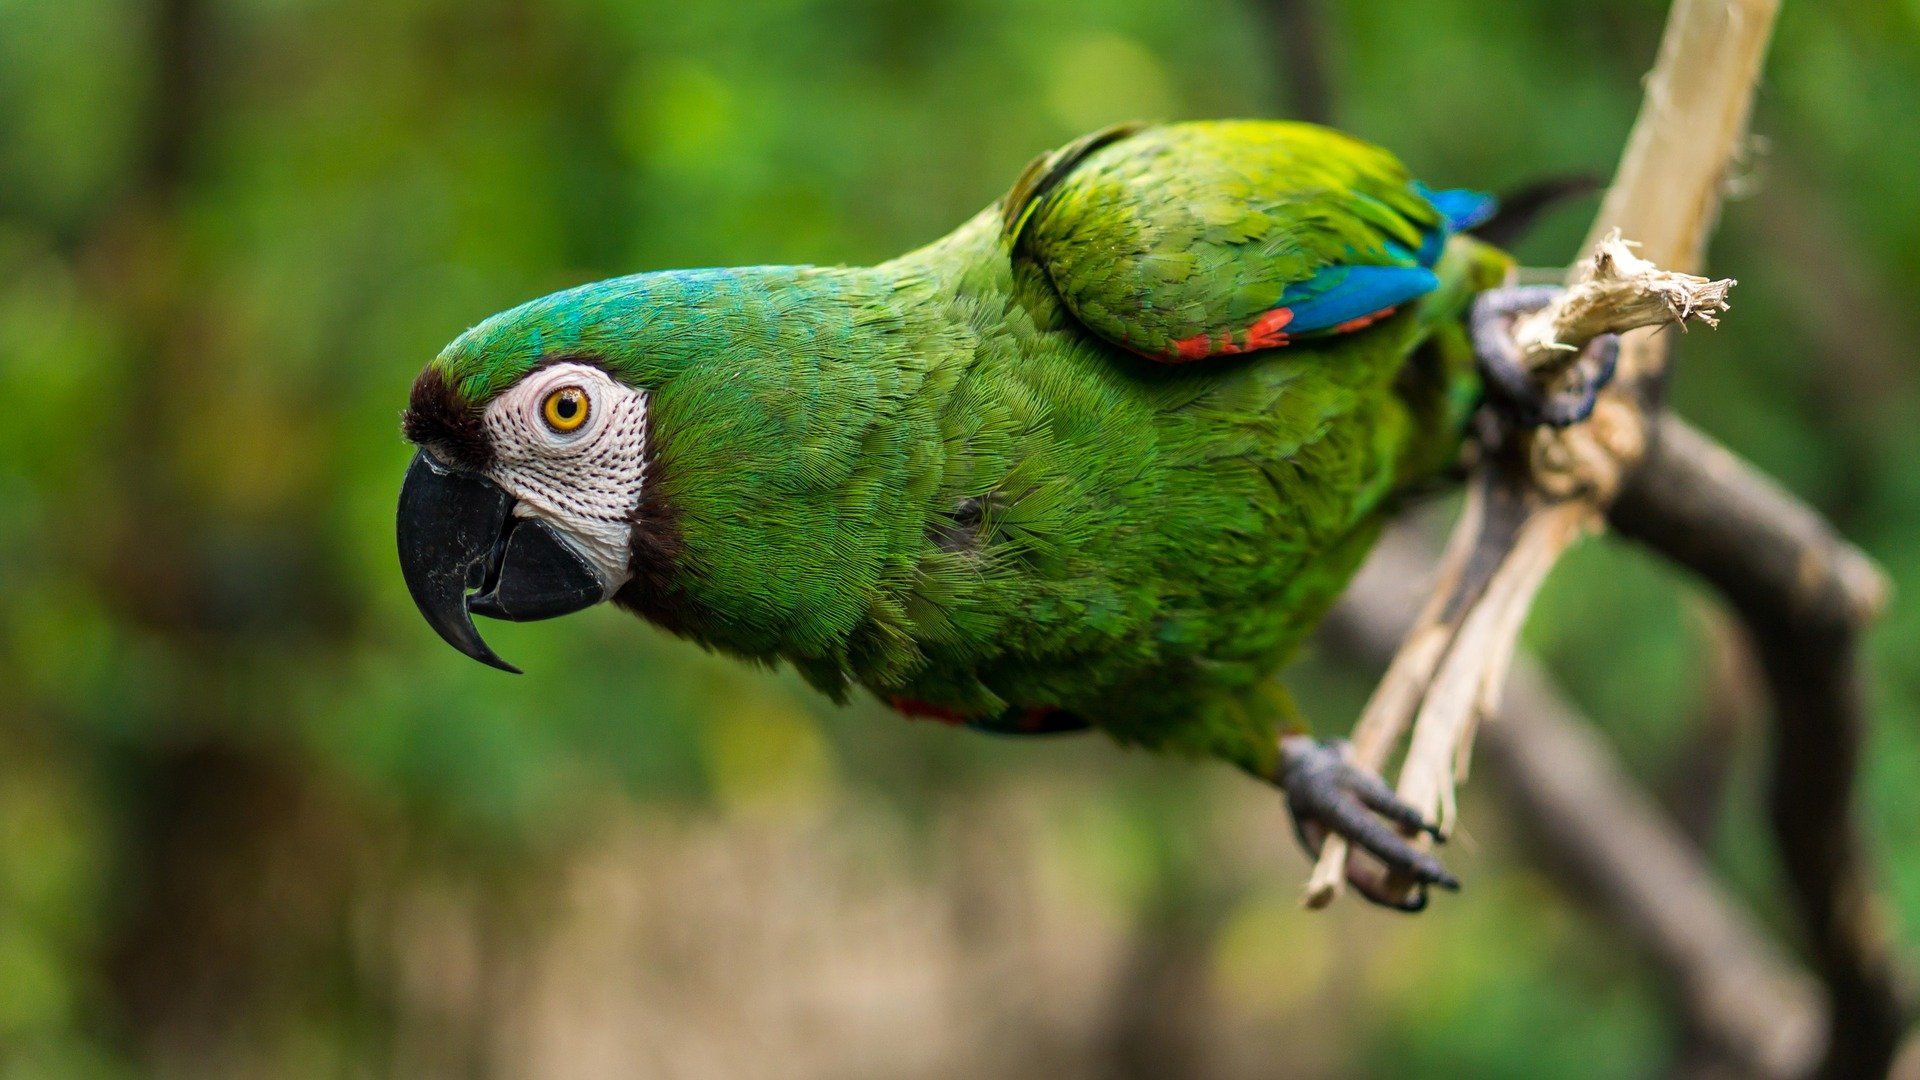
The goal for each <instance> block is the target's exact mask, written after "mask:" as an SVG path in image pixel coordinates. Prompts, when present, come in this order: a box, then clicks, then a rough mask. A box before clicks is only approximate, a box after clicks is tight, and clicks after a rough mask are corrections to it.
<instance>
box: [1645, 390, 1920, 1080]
mask: <svg viewBox="0 0 1920 1080" xmlns="http://www.w3.org/2000/svg"><path fill="white" fill-rule="evenodd" d="M1611 521H1612V523H1613V526H1614V528H1615V529H1617V530H1618V531H1619V532H1620V533H1621V534H1622V535H1624V536H1628V537H1631V538H1633V539H1635V540H1637V541H1639V542H1641V543H1643V544H1645V545H1646V546H1648V547H1650V548H1652V549H1653V550H1655V551H1657V552H1659V553H1660V554H1662V555H1664V556H1666V557H1667V558H1670V559H1672V560H1673V561H1675V562H1677V563H1679V564H1681V565H1683V566H1686V567H1688V568H1689V569H1691V570H1693V571H1694V572H1696V573H1698V574H1699V575H1700V576H1701V577H1703V578H1705V579H1706V580H1707V581H1708V582H1709V583H1711V584H1712V585H1713V586H1714V587H1715V588H1716V589H1717V590H1719V592H1720V593H1721V595H1723V596H1724V597H1726V599H1727V602H1728V603H1729V604H1730V605H1731V606H1732V607H1733V608H1734V610H1735V611H1736V612H1738V614H1739V615H1740V618H1741V620H1742V621H1743V622H1744V623H1745V625H1746V628H1747V631H1748V633H1749V634H1750V635H1751V636H1752V639H1753V642H1754V646H1755V649H1756V651H1757V653H1758V656H1759V659H1760V664H1761V667H1762V670H1763V671H1764V672H1765V675H1766V681H1767V686H1768V689H1769V691H1770V693H1771V695H1772V698H1773V703H1774V740H1773V747H1772V756H1771V776H1770V780H1769V802H1770V811H1771V819H1772V827H1773V832H1774V836H1775V839H1776V841H1777V842H1778V844H1779V848H1780V855H1781V861H1782V863H1783V865H1784V867H1785V870H1786V876H1787V882H1788V886H1789V889H1790V891H1791V894H1792V897H1793V900H1794V903H1795V905H1796V907H1797V908H1798V911H1799V915H1800V919H1801V923H1802V927H1803V933H1804V935H1805V942H1804V946H1805V948H1806V949H1807V952H1808V953H1809V955H1810V957H1811V958H1812V961H1813V966H1814V970H1815V971H1816V972H1818V973H1819V976H1820V979H1821V981H1822V983H1823V984H1824V985H1825V988H1826V991H1827V996H1828V998H1829V1001H1830V1009H1831V1014H1832V1017H1833V1024H1832V1030H1831V1032H1830V1033H1829V1037H1828V1045H1827V1052H1826V1058H1825V1061H1824V1062H1823V1063H1822V1066H1821V1068H1820V1070H1819V1072H1818V1075H1820V1076H1827V1077H1843V1076H1845V1077H1851V1076H1883V1075H1885V1074H1886V1072H1887V1069H1888V1068H1889V1066H1890V1065H1891V1063H1892V1060H1893V1056H1894V1054H1895V1052H1896V1050H1897V1049H1898V1043H1899V1040H1900V1036H1901V1033H1902V1031H1903V1030H1904V1028H1905V1026H1906V1022H1907V1018H1908V1015H1909V1012H1910V1001H1909V1000H1908V999H1909V996H1910V995H1909V992H1908V988H1907V987H1906V986H1905V985H1904V984H1903V981H1902V980H1901V978H1900V976H1899V974H1898V972H1897V971H1896V968H1895V964H1894V959H1893V956H1892V954H1891V940H1892V937H1893V934H1892V931H1891V928H1890V927H1889V925H1888V919H1887V916H1886V913H1885V912H1884V911H1882V910H1881V909H1880V907H1879V906H1878V905H1877V904H1876V903H1875V902H1874V900H1873V894H1872V882H1871V875H1870V873H1869V872H1868V868H1867V857H1866V852H1865V843H1864V839H1863V830H1862V828H1861V824H1860V821H1859V819H1858V818H1857V817H1856V815H1855V813H1854V807H1853V801H1854V799H1853V796H1854V786H1855V783H1854V782H1855V776H1856V773H1857V770H1858V764H1859V754H1860V745H1861V743H1862V741H1863V739H1864V734H1865V729H1866V723H1867V720H1866V706H1865V701H1864V697H1863V692H1862V687H1861V685H1860V681H1861V680H1860V674H1859V656H1858V652H1859V649H1858V646H1859V639H1860V636H1861V633H1862V631H1863V630H1864V629H1865V628H1866V626H1867V625H1868V624H1869V623H1870V622H1872V620H1873V619H1874V617H1875V616H1876V615H1878V613H1879V612H1880V611H1881V610H1882V609H1883V608H1884V607H1885V605H1886V602H1887V599H1888V594H1889V586H1888V584H1887V580H1886V578H1885V576H1884V575H1883V574H1882V573H1881V572H1880V570H1879V568H1878V567H1876V566H1875V565H1874V564H1873V562H1872V560H1870V559H1868V558H1867V556H1866V555H1864V554H1862V553H1861V552H1860V551H1858V550H1857V549H1855V548H1854V547H1852V546H1851V545H1849V544H1847V543H1846V542H1845V541H1844V540H1842V539H1840V537H1839V536H1837V535H1836V534H1835V533H1834V532H1833V530H1832V528H1831V527H1830V526H1828V525H1827V524H1826V522H1824V521H1822V520H1821V519H1820V517H1819V516H1818V515H1817V514H1815V513H1814V512H1813V511H1812V510H1811V509H1809V508H1808V507H1806V506H1805V505H1803V504H1801V503H1799V502H1798V501H1796V500H1795V499H1794V498H1793V497H1792V496H1791V495H1789V494H1788V493H1787V492H1785V491H1784V490H1782V489H1781V488H1780V487H1779V486H1778V485H1777V484H1774V483H1773V482H1772V481H1770V480H1768V479H1767V478H1766V477H1764V476H1762V475H1760V474H1759V473H1758V472H1756V471H1754V470H1753V469H1751V468H1750V467H1748V466H1747V465H1746V464H1745V463H1743V462H1741V461H1740V460H1739V459H1737V458H1735V457H1734V456H1733V455H1732V454H1731V453H1729V452H1728V451H1726V450H1725V449H1724V448H1722V447H1720V446H1718V445H1716V444H1715V443H1713V442H1712V441H1711V440H1709V439H1707V438H1706V437H1705V436H1704V435H1701V434H1700V433H1699V432H1697V431H1695V430H1694V429H1693V428H1691V427H1689V426H1688V425H1687V424H1686V423H1685V422H1683V421H1681V420H1680V419H1678V418H1677V417H1672V416H1667V417H1662V418H1661V420H1660V422H1659V424H1658V427H1657V428H1656V431H1655V438H1654V440H1653V442H1652V445H1651V446H1650V447H1649V451H1648V454H1647V457H1646V458H1645V460H1644V461H1643V463H1642V465H1641V467H1640V468H1639V469H1638V470H1637V471H1635V472H1634V473H1633V474H1631V475H1630V476H1629V478H1628V480H1627V483H1626V485H1625V487H1624V488H1623V489H1622V491H1621V493H1620V498H1619V500H1618V501H1617V502H1616V503H1615V504H1614V506H1613V510H1612V514H1611Z"/></svg>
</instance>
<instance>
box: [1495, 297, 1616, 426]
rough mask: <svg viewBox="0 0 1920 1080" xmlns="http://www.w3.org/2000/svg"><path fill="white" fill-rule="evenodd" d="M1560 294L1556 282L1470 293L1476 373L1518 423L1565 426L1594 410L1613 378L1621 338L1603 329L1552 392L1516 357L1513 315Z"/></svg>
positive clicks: (1503, 412) (1515, 317)
mask: <svg viewBox="0 0 1920 1080" xmlns="http://www.w3.org/2000/svg"><path fill="white" fill-rule="evenodd" d="M1558 295H1560V289H1559V287H1557V286H1554V285H1525V286H1518V287H1515V288H1511V289H1493V290H1490V291H1488V292H1483V293H1481V294H1480V295H1479V296H1477V297H1475V298H1474V301H1473V314H1472V317H1471V320H1470V326H1471V330H1472V333H1473V351H1474V355H1475V357H1477V358H1478V360H1479V362H1480V377H1481V378H1482V379H1483V380H1485V381H1486V384H1487V389H1488V391H1489V392H1490V394H1491V396H1492V397H1493V399H1494V401H1495V403H1496V405H1497V407H1498V408H1499V409H1500V411H1501V413H1502V414H1503V415H1505V416H1506V417H1507V418H1508V419H1509V420H1510V421H1512V423H1513V424H1514V426H1516V427H1520V428H1535V427H1542V426H1545V427H1555V428H1563V427H1568V426H1570V425H1573V424H1577V423H1579V422H1580V421H1582V420H1585V419H1586V418H1587V417H1589V416H1592V415H1593V406H1594V402H1596V401H1598V400H1599V398H1600V391H1601V390H1603V389H1605V388H1606V385H1607V384H1608V383H1610V382H1612V381H1613V376H1614V372H1615V370H1616V369H1617V368H1618V366H1619V362H1620V339H1619V338H1618V337H1617V336H1615V335H1613V334H1602V335H1601V336H1599V337H1597V338H1594V339H1593V340H1592V341H1591V342H1589V343H1588V344H1587V347H1586V349H1585V350H1584V351H1583V352H1582V353H1581V355H1580V358H1579V359H1578V360H1576V361H1575V362H1574V366H1573V372H1574V375H1575V378H1576V380H1577V381H1576V382H1575V383H1574V385H1572V386H1570V387H1567V388H1564V389H1561V390H1558V391H1556V392H1554V393H1552V394H1548V393H1547V392H1545V391H1543V390H1541V389H1540V385H1539V384H1538V383H1536V382H1534V380H1533V376H1532V375H1531V374H1529V373H1528V372H1527V369H1526V368H1525V367H1524V366H1523V365H1522V364H1521V363H1520V354H1519V351H1518V350H1516V349H1515V348H1514V344H1513V320H1515V319H1517V318H1519V317H1520V316H1522V315H1528V314H1531V313H1533V312H1535V311H1539V310H1540V309H1541V308H1543V307H1546V306H1547V305H1548V304H1549V303H1551V302H1552V301H1553V298H1554V297H1556V296H1558Z"/></svg>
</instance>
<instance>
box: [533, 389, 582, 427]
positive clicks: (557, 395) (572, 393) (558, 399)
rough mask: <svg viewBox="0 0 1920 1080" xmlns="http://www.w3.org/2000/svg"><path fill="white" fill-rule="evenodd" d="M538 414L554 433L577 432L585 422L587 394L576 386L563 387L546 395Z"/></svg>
mask: <svg viewBox="0 0 1920 1080" xmlns="http://www.w3.org/2000/svg"><path fill="white" fill-rule="evenodd" d="M540 414H541V415H542V416H544V417H546V420H547V426H548V427H550V428H552V429H553V430H555V431H559V432H568V431H578V430H579V429H580V425H581V424H584V423H586V422H587V392H586V391H585V390H582V389H580V388H579V387H577V386H563V387H561V388H560V389H558V390H555V391H554V392H553V393H551V394H548V395H547V400H546V401H545V402H544V403H543V404H542V405H541V406H540Z"/></svg>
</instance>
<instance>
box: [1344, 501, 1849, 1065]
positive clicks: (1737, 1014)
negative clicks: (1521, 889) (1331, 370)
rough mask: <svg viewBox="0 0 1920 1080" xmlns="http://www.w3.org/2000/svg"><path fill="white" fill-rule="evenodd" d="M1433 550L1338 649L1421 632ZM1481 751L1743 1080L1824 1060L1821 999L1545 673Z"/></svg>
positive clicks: (1380, 591) (1380, 647)
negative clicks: (1417, 618) (1412, 599)
mask: <svg viewBox="0 0 1920 1080" xmlns="http://www.w3.org/2000/svg"><path fill="white" fill-rule="evenodd" d="M1423 548H1424V545H1423V544H1422V543H1421V542H1420V541H1419V540H1418V539H1417V538H1415V537H1413V536H1412V535H1410V534H1408V533H1407V532H1406V531H1400V532H1397V533H1394V534H1391V535H1389V536H1388V537H1387V538H1386V539H1385V540H1384V541H1382V543H1381V545H1380V549H1379V550H1378V551H1377V552H1376V553H1375V556H1374V558H1373V559H1372V560H1371V561H1370V562H1369V563H1368V565H1367V568H1366V569H1365V570H1364V571H1362V573H1361V574H1360V576H1359V577H1358V578H1357V579H1356V580H1355V582H1354V584H1353V587H1352V588H1350V589H1349V590H1348V591H1347V594H1346V596H1345V597H1344V598H1343V599H1342V601H1341V603H1340V606H1339V607H1337V608H1336V609H1335V610H1334V612H1333V613H1332V615H1331V616H1330V617H1329V618H1328V621H1327V626H1326V637H1327V640H1328V641H1329V642H1330V643H1331V644H1332V645H1333V646H1334V647H1335V648H1337V649H1339V650H1340V651H1342V652H1345V653H1348V654H1350V655H1352V656H1354V657H1355V658H1357V659H1359V660H1361V661H1363V662H1366V663H1372V664H1377V663H1380V662H1382V661H1384V660H1385V659H1386V658H1387V657H1388V656H1389V655H1392V654H1394V643H1395V642H1397V641H1399V640H1400V639H1401V638H1402V637H1403V636H1404V635H1405V634H1406V632H1407V630H1408V628H1409V626H1410V625H1411V615H1412V613H1411V611H1410V610H1409V605H1408V604H1407V601H1406V596H1407V588H1406V583H1407V582H1408V581H1410V580H1418V579H1419V578H1420V577H1422V576H1423V568H1424V564H1425V562H1426V558H1425V552H1424V551H1423ZM1481 741H1482V749H1483V750H1484V752H1485V756H1486V759H1487V762H1488V765H1489V771H1490V773H1491V775H1492V776H1493V778H1494V780H1495V786H1496V787H1497V788H1498V789H1500V790H1501V792H1502V793H1503V794H1504V796H1505V797H1506V799H1507V800H1508V801H1509V803H1510V804H1511V813H1510V815H1509V816H1511V817H1513V818H1515V819H1518V820H1521V821H1524V822H1526V823H1527V826H1528V831H1529V832H1530V833H1531V834H1532V835H1533V836H1534V837H1535V839H1536V840H1537V844H1536V848H1535V850H1536V851H1537V852H1538V854H1539V855H1540V856H1541V857H1542V859H1543V861H1544V863H1545V865H1546V866H1547V868H1548V869H1549V870H1551V871H1552V872H1553V873H1554V874H1555V875H1556V876H1557V877H1558V878H1559V879H1560V880H1561V882H1562V884H1563V886H1564V887H1565V888H1566V889H1567V891H1568V892H1569V893H1570V894H1572V895H1573V896H1575V897H1577V898H1579V899H1580V900H1582V901H1584V902H1586V903H1588V904H1590V905H1592V906H1593V907H1594V908H1595V909H1597V911H1598V912H1599V913H1600V914H1601V915H1602V916H1604V917H1605V918H1607V919H1608V920H1609V921H1610V922H1613V923H1615V924H1616V925H1619V926H1620V927H1622V928H1623V929H1624V930H1626V931H1627V933H1628V934H1629V935H1630V936H1631V937H1632V938H1633V939H1634V940H1635V941H1636V942H1638V943H1639V945H1640V946H1641V947H1642V948H1643V949H1645V950H1646V952H1647V954H1648V955H1649V956H1650V957H1651V958H1652V959H1653V960H1654V962H1655V964H1656V965H1657V966H1658V967H1659V968H1660V970H1661V971H1662V972H1663V973H1664V974H1665V975H1666V976H1667V977H1668V978H1669V979H1670V980H1671V981H1672V982H1673V984H1674V985H1675V986H1676V987H1677V989H1678V992H1679V998H1680V1005H1681V1008H1682V1010H1683V1011H1684V1013H1685V1015H1686V1017H1687V1022H1688V1025H1689V1027H1690V1028H1691V1030H1693V1031H1694V1032H1697V1033H1698V1034H1699V1035H1700V1036H1701V1037H1703V1038H1704V1039H1705V1040H1707V1041H1708V1042H1709V1043H1710V1044H1711V1046H1712V1048H1713V1050H1714V1052H1715V1057H1716V1058H1718V1059H1721V1060H1725V1061H1727V1062H1729V1063H1731V1064H1733V1065H1735V1066H1736V1067H1737V1068H1738V1070H1739V1072H1740V1073H1741V1074H1743V1075H1748V1076H1755V1077H1767V1078H1778V1080H1791V1078H1797V1077H1801V1076H1804V1075H1806V1073H1807V1071H1808V1070H1809V1069H1810V1068H1811V1067H1812V1066H1813V1064H1814V1063H1815V1062H1816V1061H1817V1060H1818V1057H1819V1054H1820V1049H1821V1045H1822V1043H1821V1039H1822V1029H1823V1028H1824V1026H1825V1014H1824V1009H1823V1007H1822V1004H1821V1000H1820V993H1819V989H1818V987H1816V985H1815V984H1814V983H1813V980H1812V979H1810V978H1809V977H1808V976H1807V975H1806V973H1805V972H1803V971H1801V970H1799V968H1798V967H1797V966H1796V965H1794V964H1793V963H1792V961H1791V960H1789V959H1788V958H1787V957H1786V956H1784V955H1782V953H1781V951H1780V949H1779V947H1778V946H1776V945H1775V944H1774V943H1773V941H1772V940H1771V939H1770V938H1769V937H1768V936H1767V935H1766V933H1765V932H1764V931H1763V930H1762V928H1761V927H1760V926H1759V925H1758V924H1757V923H1756V922H1755V921H1754V919H1753V917H1752V916H1751V915H1750V914H1749V913H1748V912H1747V911H1746V910H1745V909H1744V907H1743V906H1742V905H1741V904H1740V903H1739V902H1738V901H1737V900H1736V899H1735V898H1733V897H1731V896H1729V895H1728V894H1727V892H1726V891H1725V889H1724V888H1723V887H1722V886H1720V885H1719V883H1718V882H1717V881H1716V879H1715V878H1714V874H1713V870H1712V868H1711V867H1710V866H1709V865H1708V864H1707V863H1706V862H1705V860H1704V859H1703V857H1702V856H1701V854H1700V852H1699V850H1698V849H1697V848H1695V847H1694V846H1693V844H1692V843H1691V842H1690V841H1689V840H1688V838H1687V837H1686V836H1685V835H1684V834H1683V833H1681V832H1680V830H1678V829H1677V828H1676V827H1675V826H1674V825H1673V823H1672V822H1671V821H1669V820H1668V819H1667V817H1666V816H1665V815H1664V814H1662V813H1661V811H1660V809H1659V807H1658V806H1657V805H1656V804H1655V803H1654V801H1653V800H1652V799H1651V798H1650V797H1649V796H1648V795H1647V794H1646V792H1645V791H1644V790H1642V789H1641V788H1640V787H1639V785H1637V784H1636V783H1635V782H1634V781H1633V779H1632V778H1631V777H1629V776H1627V775H1626V773H1625V771H1624V770H1622V769H1621V767H1620V765H1619V763H1618V761H1617V759H1616V758H1615V757H1614V756H1613V754H1612V753H1611V752H1610V751H1609V750H1608V749H1607V748H1606V746H1605V745H1604V743H1602V741H1601V740H1600V739H1599V738H1598V737H1597V736H1596V734H1595V733H1594V731H1593V730H1592V725H1591V724H1590V723H1589V722H1588V721H1586V720H1585V719H1583V718H1582V717H1580V716H1579V715H1578V713H1577V711H1576V710H1575V709H1574V708H1573V706H1572V705H1570V704H1568V702H1567V701H1566V698H1565V696H1564V695H1563V694H1561V693H1560V691H1559V690H1558V689H1557V688H1555V687H1554V686H1553V684H1552V682H1551V680H1549V679H1548V678H1547V677H1546V676H1545V675H1544V674H1543V673H1541V672H1540V671H1539V670H1538V668H1537V667H1536V666H1535V665H1533V664H1532V663H1529V662H1525V661H1522V662H1520V663H1518V664H1517V665H1516V670H1515V671H1514V675H1513V678H1512V680H1511V683H1510V685H1509V686H1508V688H1507V695H1506V703H1505V705H1504V706H1502V707H1501V708H1499V709H1498V710H1497V711H1496V712H1494V713H1492V714H1491V715H1490V716H1489V718H1488V721H1487V724H1486V730H1485V731H1484V733H1483V734H1482V737H1481Z"/></svg>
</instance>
